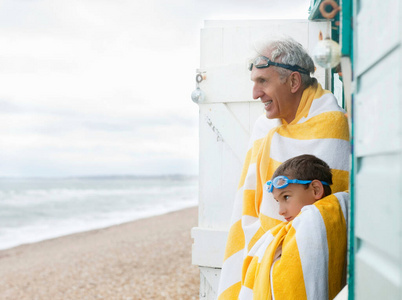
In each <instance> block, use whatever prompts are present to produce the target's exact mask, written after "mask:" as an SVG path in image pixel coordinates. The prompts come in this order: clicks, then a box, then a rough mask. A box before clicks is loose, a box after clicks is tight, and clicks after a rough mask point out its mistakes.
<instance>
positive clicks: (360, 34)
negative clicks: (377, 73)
mask: <svg viewBox="0 0 402 300" xmlns="http://www.w3.org/2000/svg"><path fill="white" fill-rule="evenodd" d="M359 3H360V7H358V14H357V17H356V18H357V20H356V25H357V26H356V27H357V28H356V43H355V57H357V58H358V59H357V60H356V61H355V75H357V76H359V75H360V74H362V73H363V72H365V71H366V70H367V69H368V68H370V67H371V66H372V65H373V64H374V63H376V62H377V61H379V60H380V59H381V58H382V57H383V56H384V55H385V54H386V53H387V52H389V51H390V50H391V49H393V48H394V47H396V46H397V45H398V44H399V42H400V37H399V35H398V28H400V27H399V26H398V25H399V6H400V5H401V4H400V1H399V0H388V1H381V2H379V1H377V0H364V1H363V0H362V1H359Z"/></svg>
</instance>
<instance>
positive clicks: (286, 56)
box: [263, 37, 317, 88]
mask: <svg viewBox="0 0 402 300" xmlns="http://www.w3.org/2000/svg"><path fill="white" fill-rule="evenodd" d="M263 53H269V54H270V57H269V58H270V59H271V60H272V61H274V62H279V63H283V64H287V65H291V66H294V65H298V66H299V67H302V68H303V69H306V70H307V71H309V72H310V73H311V74H314V71H315V67H314V62H313V60H312V58H311V57H310V55H308V53H307V51H306V50H304V48H303V46H302V45H301V44H300V43H298V42H296V41H295V40H294V39H292V38H290V37H286V38H281V39H276V40H272V41H269V42H268V43H267V44H265V47H264V51H263ZM276 70H277V72H278V74H279V76H280V79H281V80H283V79H284V78H286V77H288V76H289V75H290V74H291V73H292V71H290V70H287V69H284V68H278V67H276ZM300 75H301V80H302V84H303V86H304V87H306V88H307V87H309V86H311V85H313V84H315V83H316V82H317V80H316V79H315V78H314V77H310V75H309V74H302V73H300Z"/></svg>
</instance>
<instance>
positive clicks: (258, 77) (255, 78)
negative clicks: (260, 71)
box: [250, 75, 267, 81]
mask: <svg viewBox="0 0 402 300" xmlns="http://www.w3.org/2000/svg"><path fill="white" fill-rule="evenodd" d="M261 79H263V80H267V78H266V77H264V76H261V75H259V76H257V77H254V78H253V77H252V76H250V80H251V81H257V80H261Z"/></svg>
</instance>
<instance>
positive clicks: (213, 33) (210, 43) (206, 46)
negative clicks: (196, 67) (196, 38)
mask: <svg viewBox="0 0 402 300" xmlns="http://www.w3.org/2000/svg"><path fill="white" fill-rule="evenodd" d="M200 48H201V53H200V69H201V70H206V69H208V68H210V67H213V66H219V65H222V63H223V29H222V28H204V29H201V45H200Z"/></svg>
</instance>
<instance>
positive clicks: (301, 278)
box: [218, 83, 350, 300]
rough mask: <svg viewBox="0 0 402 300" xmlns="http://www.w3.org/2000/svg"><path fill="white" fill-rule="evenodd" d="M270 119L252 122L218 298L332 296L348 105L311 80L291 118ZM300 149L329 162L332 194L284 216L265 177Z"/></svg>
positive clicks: (339, 253)
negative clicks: (341, 104)
mask: <svg viewBox="0 0 402 300" xmlns="http://www.w3.org/2000/svg"><path fill="white" fill-rule="evenodd" d="M275 122H276V123H275V124H274V125H273V121H272V120H268V119H266V117H265V116H262V117H261V118H260V119H258V120H257V122H256V125H255V128H254V132H253V135H252V138H251V142H250V145H249V150H248V152H247V156H246V160H245V164H244V167H243V172H242V176H241V180H240V184H239V188H238V191H237V194H236V199H235V203H234V209H233V215H232V221H231V228H230V231H229V236H228V242H227V245H226V252H225V260H224V263H223V268H222V273H221V279H220V284H219V291H218V295H219V296H218V299H219V300H222V299H230V300H233V299H276V300H281V299H298V300H300V299H320V300H321V299H333V298H334V297H335V296H336V295H337V293H338V292H339V291H340V290H341V289H342V287H343V285H344V284H345V274H346V273H345V268H346V245H347V206H348V199H349V196H348V194H347V193H345V192H344V191H346V190H347V189H348V181H349V154H350V143H349V129H348V123H347V119H346V117H345V113H344V111H343V110H342V109H341V108H340V107H339V106H338V105H337V101H336V99H335V97H334V96H333V95H332V94H331V93H330V92H329V91H326V90H323V89H322V87H321V86H320V84H318V83H316V84H315V85H313V86H310V87H308V88H307V89H305V90H304V92H303V95H302V99H301V101H300V104H299V107H298V110H297V113H296V117H295V119H294V120H293V121H292V122H290V123H287V122H286V121H285V120H283V119H282V120H281V121H279V122H278V121H275ZM334 124H336V126H334ZM268 127H271V128H268ZM267 128H268V129H267ZM301 154H312V155H315V156H317V157H318V158H320V159H322V160H324V161H325V162H326V163H327V164H328V165H329V167H330V168H331V171H332V175H333V185H332V186H331V189H332V192H333V193H334V194H332V195H330V196H327V197H325V198H323V199H321V200H319V201H317V202H316V203H314V204H313V205H309V206H306V207H304V208H303V209H302V212H301V213H300V214H299V215H298V216H297V217H296V218H295V219H294V220H293V221H291V222H286V220H285V219H284V218H283V217H282V216H280V215H279V212H278V209H279V208H278V204H277V203H276V201H275V200H274V199H273V197H272V194H271V193H268V192H267V191H265V190H264V185H265V183H266V182H267V181H268V180H270V179H271V177H272V175H273V173H274V171H275V169H276V168H277V167H278V166H279V165H280V164H281V163H282V162H284V161H286V160H287V159H289V158H292V157H294V156H298V155H301Z"/></svg>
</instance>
